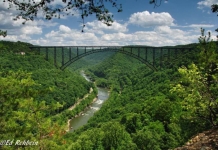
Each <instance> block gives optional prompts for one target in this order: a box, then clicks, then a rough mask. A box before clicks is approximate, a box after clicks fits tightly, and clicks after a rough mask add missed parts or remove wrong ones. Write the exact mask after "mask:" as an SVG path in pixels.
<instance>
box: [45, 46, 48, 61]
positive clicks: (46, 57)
mask: <svg viewBox="0 0 218 150" xmlns="http://www.w3.org/2000/svg"><path fill="white" fill-rule="evenodd" d="M45 52H46V54H45V60H47V61H48V47H46V48H45Z"/></svg>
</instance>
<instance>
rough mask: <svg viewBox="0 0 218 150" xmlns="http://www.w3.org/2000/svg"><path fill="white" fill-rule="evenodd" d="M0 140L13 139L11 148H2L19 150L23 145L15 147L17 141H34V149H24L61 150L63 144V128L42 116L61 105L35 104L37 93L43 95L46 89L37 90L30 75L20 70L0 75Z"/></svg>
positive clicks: (27, 147)
mask: <svg viewBox="0 0 218 150" xmlns="http://www.w3.org/2000/svg"><path fill="white" fill-rule="evenodd" d="M0 85H1V86H0V116H1V117H0V139H1V140H4V139H11V140H12V139H14V144H13V145H12V146H6V145H5V146H4V149H18V148H22V147H25V146H24V145H16V144H15V142H16V141H17V140H20V141H23V140H26V141H27V140H29V141H33V142H37V144H36V145H35V146H26V149H38V148H39V149H45V148H47V147H50V148H51V149H57V148H60V147H61V145H62V144H63V142H64V141H63V140H62V139H61V135H63V134H64V130H63V127H61V126H59V125H58V124H55V123H53V122H51V120H50V119H49V118H47V117H45V114H46V113H45V112H46V111H47V110H48V109H57V108H58V107H61V105H60V104H56V105H53V107H49V106H47V105H45V101H41V102H38V101H35V100H34V97H35V96H36V95H38V94H45V93H46V92H47V91H48V90H44V91H39V90H36V89H37V86H39V85H37V84H36V83H35V82H34V80H32V79H31V74H30V73H26V72H23V71H18V72H12V71H9V72H7V73H6V72H4V73H0Z"/></svg>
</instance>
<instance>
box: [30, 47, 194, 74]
mask: <svg viewBox="0 0 218 150" xmlns="http://www.w3.org/2000/svg"><path fill="white" fill-rule="evenodd" d="M30 49H31V50H37V51H38V52H39V54H44V55H45V59H46V60H49V59H53V62H54V65H55V66H56V67H57V68H60V69H62V70H64V69H65V68H66V67H67V66H69V65H70V64H72V63H73V62H75V61H77V60H78V59H80V58H82V57H85V56H87V55H90V54H93V53H97V52H108V51H111V52H119V53H123V54H126V55H129V56H131V57H134V58H136V59H138V60H139V61H141V62H142V63H144V64H146V65H147V66H148V67H149V68H151V69H153V70H157V68H161V67H162V66H163V65H166V63H169V62H171V61H173V60H176V59H178V58H181V56H182V55H184V54H186V53H188V52H190V51H191V50H192V49H193V48H190V47H169V46H168V47H167V46H166V47H147V46H31V47H30ZM58 62H61V63H60V64H58Z"/></svg>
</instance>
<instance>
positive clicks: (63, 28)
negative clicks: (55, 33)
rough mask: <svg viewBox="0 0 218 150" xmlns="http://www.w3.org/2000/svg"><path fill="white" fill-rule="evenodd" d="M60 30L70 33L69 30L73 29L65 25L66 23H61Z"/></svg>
mask: <svg viewBox="0 0 218 150" xmlns="http://www.w3.org/2000/svg"><path fill="white" fill-rule="evenodd" d="M59 30H60V31H61V32H63V33H69V32H71V29H70V28H69V27H67V26H65V25H60V26H59Z"/></svg>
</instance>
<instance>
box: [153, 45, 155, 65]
mask: <svg viewBox="0 0 218 150" xmlns="http://www.w3.org/2000/svg"><path fill="white" fill-rule="evenodd" d="M154 65H155V48H153V66H154ZM154 67H155V66H154Z"/></svg>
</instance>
